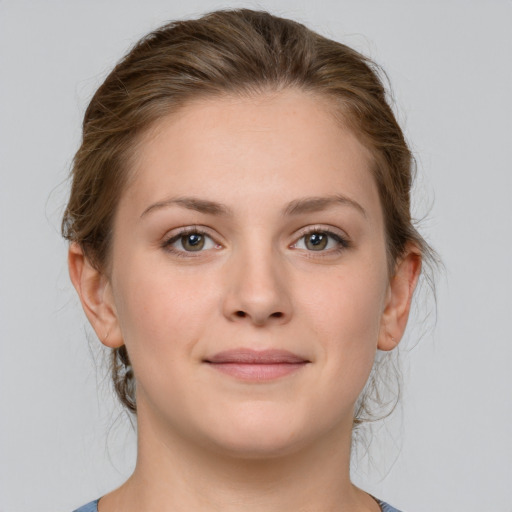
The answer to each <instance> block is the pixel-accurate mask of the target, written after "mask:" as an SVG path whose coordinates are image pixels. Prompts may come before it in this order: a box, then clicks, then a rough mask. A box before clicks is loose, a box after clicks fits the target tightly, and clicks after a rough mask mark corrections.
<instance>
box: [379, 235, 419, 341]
mask: <svg viewBox="0 0 512 512" xmlns="http://www.w3.org/2000/svg"><path fill="white" fill-rule="evenodd" d="M420 272H421V253H420V251H419V249H418V248H417V247H416V246H415V245H413V244H410V246H409V247H408V248H407V251H406V253H405V255H404V256H403V257H402V258H400V260H399V261H398V262H397V264H396V265H395V273H394V275H393V277H392V278H391V280H390V283H389V288H388V293H387V297H386V303H385V307H384V312H383V314H382V320H381V328H380V332H379V341H378V343H377V348H378V349H380V350H392V349H394V348H395V347H396V346H397V345H398V343H399V342H400V340H401V339H402V336H403V334H404V332H405V327H406V325H407V319H408V318H409V312H410V309H411V301H412V296H413V294H414V290H415V288H416V284H417V283H418V278H419V275H420Z"/></svg>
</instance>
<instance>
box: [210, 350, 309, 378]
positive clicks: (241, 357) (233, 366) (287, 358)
mask: <svg viewBox="0 0 512 512" xmlns="http://www.w3.org/2000/svg"><path fill="white" fill-rule="evenodd" d="M204 363H206V364H208V365H209V366H210V367H211V368H213V369H215V370H217V371H219V372H222V373H224V374H227V375H230V376H232V377H235V378H238V379H241V380H246V381H256V382H257V381H268V380H274V379H278V378H280V377H284V376H286V375H290V374H292V373H295V372H297V371H299V370H300V369H302V368H304V367H305V366H306V365H307V364H308V363H310V361H309V360H307V359H304V358H303V357H301V356H298V355H296V354H293V353H292V352H288V351H287V350H263V351H257V350H252V349H236V350H227V351H224V352H219V353H217V354H215V355H214V356H212V357H209V358H207V359H205V360H204Z"/></svg>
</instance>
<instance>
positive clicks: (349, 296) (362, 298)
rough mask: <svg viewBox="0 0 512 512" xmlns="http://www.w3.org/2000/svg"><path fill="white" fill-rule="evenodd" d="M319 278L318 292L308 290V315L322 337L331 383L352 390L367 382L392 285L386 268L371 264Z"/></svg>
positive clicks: (321, 352) (305, 304)
mask: <svg viewBox="0 0 512 512" xmlns="http://www.w3.org/2000/svg"><path fill="white" fill-rule="evenodd" d="M315 283H316V286H315V288H314V289H315V290H316V292H315V293H310V292H308V293H305V296H306V295H307V297H308V299H307V300H305V301H303V308H304V312H303V315H304V317H305V318H306V322H307V323H309V325H310V326H312V327H313V330H314V336H316V337H317V339H318V340H319V341H320V343H319V345H318V348H319V358H320V359H321V361H322V363H323V364H324V365H325V368H326V375H327V376H328V380H329V385H332V386H334V387H336V388H338V389H339V388H340V387H344V388H345V389H347V388H350V389H351V390H352V391H353V390H355V389H356V388H362V386H364V383H365V382H366V379H367V377H368V374H369V372H370V370H371V367H372V365H373V361H374V357H375V352H376V349H377V342H378V336H379V331H380V327H381V318H382V312H383V308H384V297H385V294H386V290H387V284H386V281H385V280H384V279H383V278H382V272H381V271H380V269H373V268H372V267H371V266H370V267H367V268H366V271H365V272H361V273H358V272H356V271H354V272H351V273H340V274H339V275H337V276H334V277H333V276H331V277H330V279H326V280H325V281H323V286H321V287H319V286H318V285H319V284H321V283H322V282H319V281H318V279H316V280H315ZM311 284H312V285H313V284H314V283H311ZM322 288H323V290H322ZM307 289H308V290H311V289H313V288H312V287H308V288H307Z"/></svg>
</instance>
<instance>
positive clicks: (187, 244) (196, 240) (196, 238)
mask: <svg viewBox="0 0 512 512" xmlns="http://www.w3.org/2000/svg"><path fill="white" fill-rule="evenodd" d="M182 244H183V247H184V248H185V249H188V250H191V251H197V250H200V249H202V248H203V245H204V238H203V235H200V234H197V233H192V234H191V235H186V236H184V237H183V239H182Z"/></svg>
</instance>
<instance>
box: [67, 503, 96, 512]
mask: <svg viewBox="0 0 512 512" xmlns="http://www.w3.org/2000/svg"><path fill="white" fill-rule="evenodd" d="M98 501H99V500H94V501H91V502H90V503H87V505H84V506H83V507H80V508H77V509H76V510H74V511H73V512H98Z"/></svg>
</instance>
